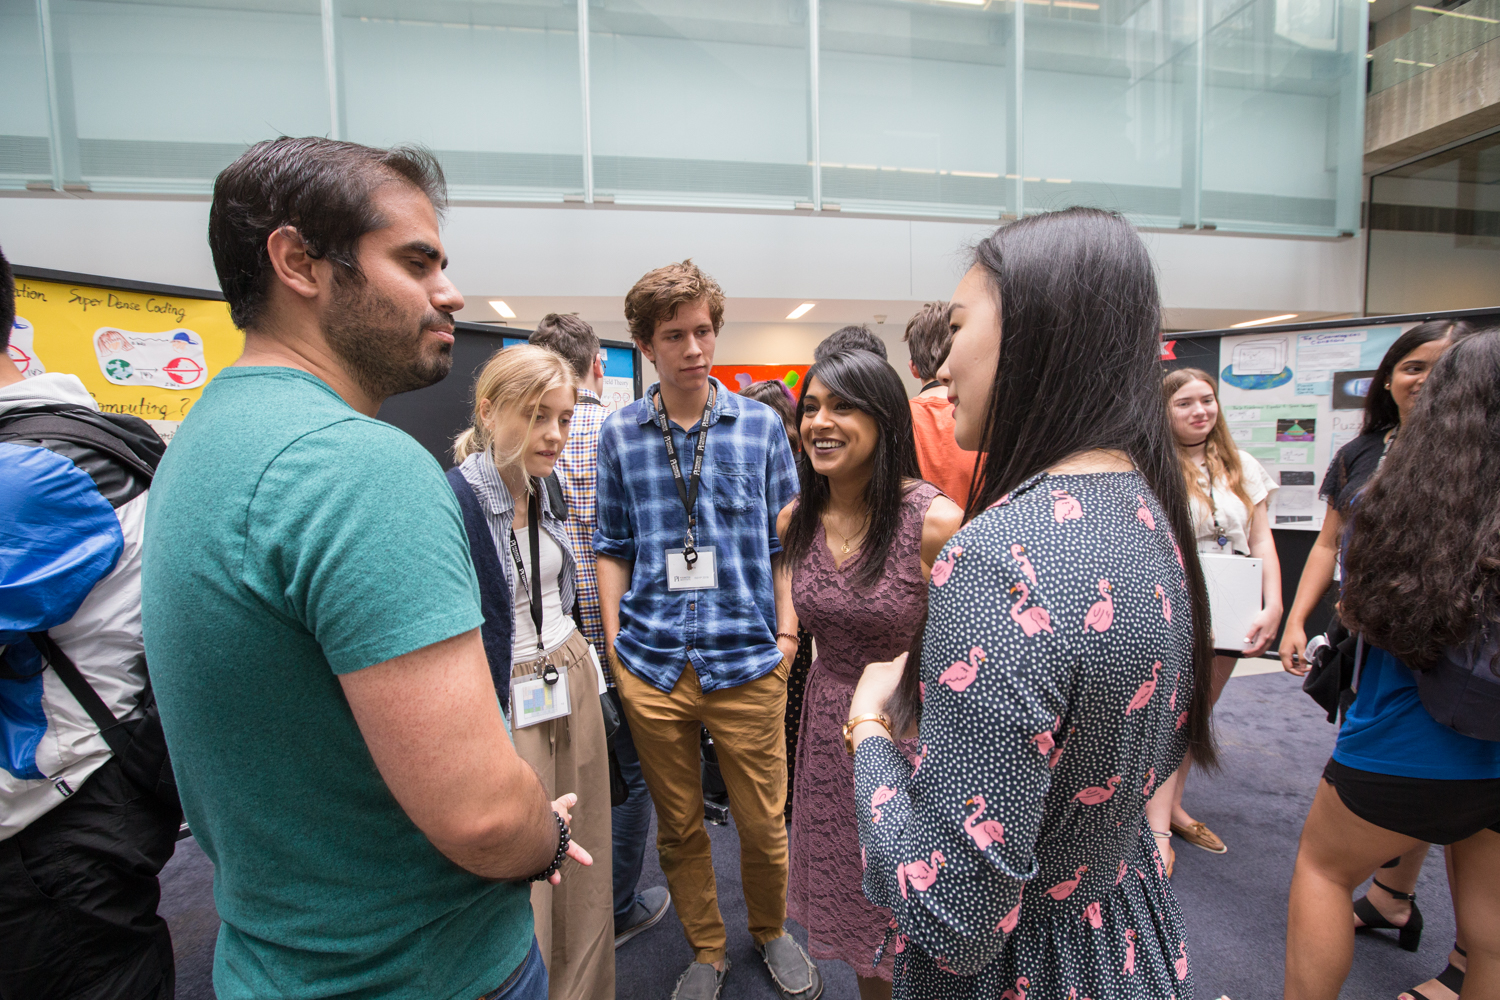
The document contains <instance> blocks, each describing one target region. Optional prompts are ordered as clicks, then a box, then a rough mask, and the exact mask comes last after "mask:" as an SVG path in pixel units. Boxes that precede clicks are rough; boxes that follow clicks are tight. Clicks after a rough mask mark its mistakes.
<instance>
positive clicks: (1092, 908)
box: [1083, 899, 1104, 931]
mask: <svg viewBox="0 0 1500 1000" xmlns="http://www.w3.org/2000/svg"><path fill="white" fill-rule="evenodd" d="M1083 919H1084V920H1087V921H1088V922H1089V926H1090V927H1092V928H1093V929H1094V930H1096V931H1097V930H1102V929H1103V927H1104V913H1103V911H1102V910H1101V909H1100V908H1099V901H1098V900H1097V899H1096V900H1094V901H1093V902H1092V903H1090V904H1089V905H1088V906H1085V907H1084V908H1083Z"/></svg>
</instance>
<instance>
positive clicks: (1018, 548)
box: [1010, 542, 1036, 587]
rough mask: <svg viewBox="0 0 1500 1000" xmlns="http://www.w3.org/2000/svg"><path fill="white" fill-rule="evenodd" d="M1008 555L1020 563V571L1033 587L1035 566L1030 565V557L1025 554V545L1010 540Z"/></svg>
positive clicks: (1034, 584) (1034, 583)
mask: <svg viewBox="0 0 1500 1000" xmlns="http://www.w3.org/2000/svg"><path fill="white" fill-rule="evenodd" d="M1010 557H1011V558H1012V559H1014V560H1015V561H1016V562H1017V563H1019V564H1020V566H1021V572H1022V573H1023V574H1024V575H1025V577H1026V579H1028V580H1030V581H1031V585H1032V586H1033V587H1035V586H1036V567H1035V566H1033V565H1031V557H1030V556H1028V555H1027V554H1026V546H1024V545H1022V544H1021V543H1020V542H1012V543H1011V546H1010Z"/></svg>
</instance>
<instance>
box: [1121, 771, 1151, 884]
mask: <svg viewBox="0 0 1500 1000" xmlns="http://www.w3.org/2000/svg"><path fill="white" fill-rule="evenodd" d="M1155 787H1156V768H1154V767H1153V768H1151V769H1150V770H1148V771H1147V772H1146V787H1145V788H1142V789H1141V794H1142V795H1144V796H1146V798H1148V799H1149V798H1150V797H1151V789H1153V788H1155ZM1124 863H1125V862H1123V861H1121V862H1120V864H1122V865H1123V864H1124Z"/></svg>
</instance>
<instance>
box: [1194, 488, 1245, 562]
mask: <svg viewBox="0 0 1500 1000" xmlns="http://www.w3.org/2000/svg"><path fill="white" fill-rule="evenodd" d="M1199 482H1200V483H1201V484H1204V485H1206V487H1207V488H1206V490H1205V492H1206V493H1208V507H1209V510H1210V511H1211V512H1212V514H1213V519H1214V536H1215V537H1214V541H1215V542H1217V543H1218V544H1219V551H1220V552H1221V553H1222V552H1223V551H1224V548H1225V546H1227V545H1228V544H1229V536H1228V535H1227V534H1225V533H1224V526H1223V525H1221V524H1220V523H1219V504H1218V501H1216V500H1215V499H1214V483H1213V479H1212V478H1209V477H1208V475H1207V473H1206V472H1205V474H1204V478H1203V479H1201V480H1199ZM1230 552H1231V553H1233V554H1234V555H1239V553H1238V552H1235V551H1234V550H1233V549H1230Z"/></svg>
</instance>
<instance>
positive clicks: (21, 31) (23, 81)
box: [0, 0, 52, 189]
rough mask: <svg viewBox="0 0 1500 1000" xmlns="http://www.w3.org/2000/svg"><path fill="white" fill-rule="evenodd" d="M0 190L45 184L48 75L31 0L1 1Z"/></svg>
mask: <svg viewBox="0 0 1500 1000" xmlns="http://www.w3.org/2000/svg"><path fill="white" fill-rule="evenodd" d="M0 93H3V94H4V95H5V100H4V101H3V102H0V189H4V188H12V189H19V188H24V187H25V186H26V182H27V181H42V180H48V179H49V178H50V177H51V175H52V157H51V154H50V152H49V150H48V137H49V136H50V134H51V130H50V128H49V127H48V124H47V77H46V69H45V67H44V65H43V63H42V36H41V31H40V29H39V28H38V26H37V15H36V2H35V0H0Z"/></svg>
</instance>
